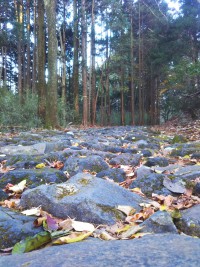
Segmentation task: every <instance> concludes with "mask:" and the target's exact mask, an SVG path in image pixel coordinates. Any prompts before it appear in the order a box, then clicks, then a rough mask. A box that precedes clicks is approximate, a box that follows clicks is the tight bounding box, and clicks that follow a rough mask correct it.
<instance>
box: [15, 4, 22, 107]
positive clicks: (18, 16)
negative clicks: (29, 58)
mask: <svg viewBox="0 0 200 267" xmlns="http://www.w3.org/2000/svg"><path fill="white" fill-rule="evenodd" d="M14 3H15V13H16V20H17V23H18V32H17V33H18V42H17V54H18V59H17V63H18V93H19V99H20V103H21V104H23V87H22V85H23V84H22V29H23V25H22V22H23V1H22V0H20V1H19V2H17V1H16V0H15V1H14Z"/></svg>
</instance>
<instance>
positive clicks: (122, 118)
mask: <svg viewBox="0 0 200 267" xmlns="http://www.w3.org/2000/svg"><path fill="white" fill-rule="evenodd" d="M121 125H123V126H124V125H125V111H124V70H123V67H122V69H121Z"/></svg>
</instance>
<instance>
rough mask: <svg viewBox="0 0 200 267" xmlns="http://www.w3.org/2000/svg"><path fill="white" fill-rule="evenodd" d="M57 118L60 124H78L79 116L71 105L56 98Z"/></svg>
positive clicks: (79, 121)
mask: <svg viewBox="0 0 200 267" xmlns="http://www.w3.org/2000/svg"><path fill="white" fill-rule="evenodd" d="M58 120H59V125H60V126H63V127H66V125H67V124H68V123H70V122H72V123H73V124H80V123H81V116H80V115H78V114H76V111H75V110H74V106H73V105H71V104H69V103H67V104H65V103H63V101H62V99H61V98H60V99H59V100H58Z"/></svg>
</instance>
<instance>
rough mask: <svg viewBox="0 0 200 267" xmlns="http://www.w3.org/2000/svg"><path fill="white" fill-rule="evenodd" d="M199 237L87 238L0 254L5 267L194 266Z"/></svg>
mask: <svg viewBox="0 0 200 267" xmlns="http://www.w3.org/2000/svg"><path fill="white" fill-rule="evenodd" d="M199 248H200V240H199V239H195V238H192V237H188V236H180V235H175V234H167V235H159V234H157V235H147V236H144V237H142V238H141V239H132V240H120V241H101V240H96V239H95V240H93V239H92V240H91V239H90V240H86V241H83V242H78V243H74V244H67V245H62V246H53V247H48V248H44V249H41V250H38V251H32V252H29V253H24V254H22V255H11V256H4V257H0V266H6V267H13V266H15V267H22V266H28V267H39V266H42V267H49V266H52V267H54V266H60V267H65V266H73V267H80V266H81V267H88V266H90V267H96V266H98V267H108V266H116V267H121V266H127V267H129V266H130V267H131V266H137V267H153V266H160V267H172V266H177V267H178V266H180V267H197V266H199V262H200V253H199Z"/></svg>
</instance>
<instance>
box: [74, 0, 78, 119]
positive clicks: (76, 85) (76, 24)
mask: <svg viewBox="0 0 200 267" xmlns="http://www.w3.org/2000/svg"><path fill="white" fill-rule="evenodd" d="M77 5H78V2H77V0H73V14H74V15H73V27H74V35H73V44H74V56H73V92H74V109H75V112H76V115H79V62H78V50H79V35H78V7H77Z"/></svg>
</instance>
